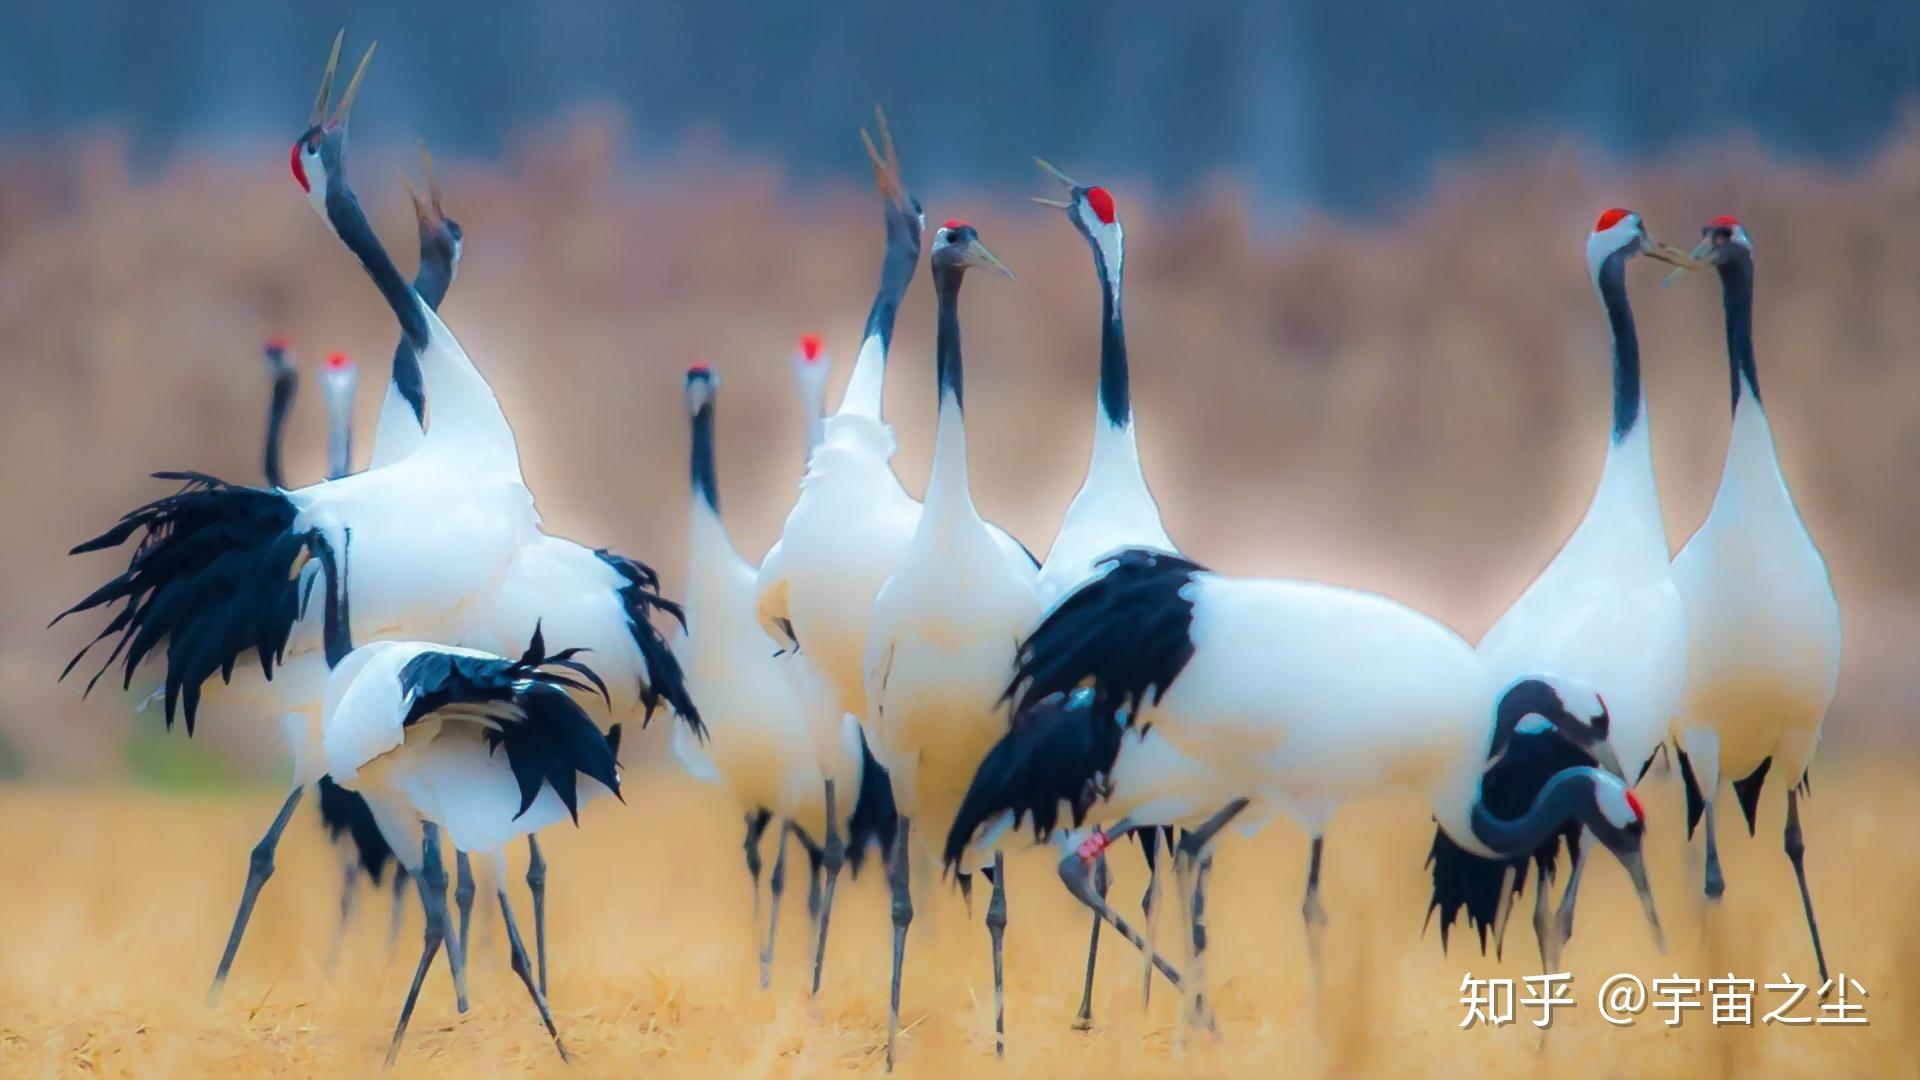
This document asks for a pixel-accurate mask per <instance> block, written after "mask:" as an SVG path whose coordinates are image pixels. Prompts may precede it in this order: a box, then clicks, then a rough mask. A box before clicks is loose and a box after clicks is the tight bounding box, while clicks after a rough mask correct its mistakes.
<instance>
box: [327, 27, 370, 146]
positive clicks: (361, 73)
mask: <svg viewBox="0 0 1920 1080" xmlns="http://www.w3.org/2000/svg"><path fill="white" fill-rule="evenodd" d="M379 47H380V43H379V42H377V41H376V42H374V43H373V44H371V45H369V46H367V51H366V53H365V55H363V56H361V57H360V66H359V67H357V68H354V69H353V78H351V79H349V80H348V81H347V92H346V93H344V94H341V95H340V104H338V105H335V106H334V107H333V116H332V117H331V118H329V119H328V120H327V126H328V127H330V128H336V127H341V126H343V125H345V124H346V122H347V114H348V113H349V112H351V111H353V99H354V97H355V95H357V94H359V93H360V80H361V79H363V78H365V77H366V74H367V65H368V64H369V63H372V62H373V50H375V49H377V48H379Z"/></svg>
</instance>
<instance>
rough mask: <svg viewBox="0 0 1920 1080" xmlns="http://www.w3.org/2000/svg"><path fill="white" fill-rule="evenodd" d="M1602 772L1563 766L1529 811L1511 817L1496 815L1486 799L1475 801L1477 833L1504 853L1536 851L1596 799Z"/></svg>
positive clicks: (1487, 843) (1499, 852)
mask: <svg viewBox="0 0 1920 1080" xmlns="http://www.w3.org/2000/svg"><path fill="white" fill-rule="evenodd" d="M1599 777H1600V774H1599V773H1598V772H1597V771H1595V770H1594V769H1591V768H1588V767H1586V766H1578V767H1576V768H1571V769H1562V770H1561V771H1560V772H1558V773H1556V774H1555V775H1554V777H1553V779H1551V780H1549V781H1547V785H1546V787H1544V788H1542V789H1540V794H1539V795H1537V796H1535V797H1534V800H1533V806H1532V807H1530V808H1529V809H1528V810H1527V812H1526V813H1524V814H1522V815H1520V816H1519V817H1517V818H1513V819H1511V820H1508V819H1503V818H1499V817H1495V816H1494V814H1493V811H1491V810H1489V809H1487V805H1486V803H1484V802H1482V801H1481V800H1480V799H1478V798H1476V799H1474V801H1473V810H1472V827H1473V835H1474V837H1475V838H1476V839H1478V840H1479V841H1480V842H1481V843H1482V844H1485V845H1486V846H1487V847H1488V848H1489V849H1491V850H1492V851H1493V852H1494V854H1496V855H1498V856H1501V857H1510V856H1515V855H1523V854H1526V853H1528V852H1531V851H1533V850H1534V849H1535V848H1537V847H1539V846H1540V845H1541V844H1543V843H1545V842H1546V840H1547V838H1548V837H1550V836H1552V835H1553V834H1554V833H1555V832H1557V831H1559V829H1560V828H1561V827H1562V826H1564V825H1565V824H1566V823H1567V822H1568V821H1569V820H1571V819H1573V818H1575V817H1577V816H1578V815H1579V814H1580V811H1581V810H1582V808H1583V807H1585V806H1587V805H1590V804H1591V803H1592V802H1593V789H1594V785H1595V784H1596V783H1597V782H1598V780H1599Z"/></svg>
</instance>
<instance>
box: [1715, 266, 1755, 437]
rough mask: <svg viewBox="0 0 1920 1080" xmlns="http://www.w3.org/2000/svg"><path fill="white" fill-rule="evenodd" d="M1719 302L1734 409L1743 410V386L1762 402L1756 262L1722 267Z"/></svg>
mask: <svg viewBox="0 0 1920 1080" xmlns="http://www.w3.org/2000/svg"><path fill="white" fill-rule="evenodd" d="M1720 302H1721V304H1722V305H1723V306H1724V307H1725V308H1726V309H1727V374H1728V378H1729V379H1730V381H1731V382H1732V383H1733V407H1734V408H1736V409H1737V408H1739V407H1740V394H1741V383H1742V382H1744V383H1745V384H1746V390H1747V392H1749V393H1751V394H1753V400H1755V401H1759V400H1760V371H1759V368H1758V367H1757V366H1756V365H1755V361H1754V358H1753V259H1752V257H1750V256H1747V255H1735V256H1734V257H1732V258H1730V259H1728V260H1726V261H1725V262H1722V263H1720Z"/></svg>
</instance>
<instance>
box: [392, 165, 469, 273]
mask: <svg viewBox="0 0 1920 1080" xmlns="http://www.w3.org/2000/svg"><path fill="white" fill-rule="evenodd" d="M420 160H421V163H422V165H423V166H424V169H425V172H426V178H427V194H426V197H424V198H422V197H421V195H420V192H419V191H417V190H415V189H414V186H413V181H411V180H408V179H407V174H406V173H404V172H402V173H401V174H400V182H401V183H403V184H405V185H406V187H407V195H408V197H409V198H411V199H412V200H413V215H414V218H415V220H416V221H417V222H418V223H419V226H420V261H421V262H423V263H424V262H428V261H431V260H434V259H438V260H440V261H442V262H444V263H446V264H447V265H448V267H450V268H451V267H456V266H458V264H459V262H460V251H461V246H462V245H463V244H464V243H465V242H466V235H465V234H464V233H462V232H461V231H460V223H459V222H457V221H455V220H453V219H452V218H450V217H448V216H447V212H446V210H444V209H442V208H441V206H440V181H439V180H438V179H437V178H436V177H435V176H434V175H433V155H432V154H430V153H428V152H427V147H426V144H425V143H422V144H421V145H420Z"/></svg>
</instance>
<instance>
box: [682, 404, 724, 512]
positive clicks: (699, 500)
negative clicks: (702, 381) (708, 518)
mask: <svg viewBox="0 0 1920 1080" xmlns="http://www.w3.org/2000/svg"><path fill="white" fill-rule="evenodd" d="M688 459H689V465H690V466H691V467H690V469H689V474H690V481H691V482H690V487H691V489H692V492H693V503H694V509H695V511H698V510H699V509H700V508H701V507H702V506H704V507H705V508H706V510H707V511H708V512H710V513H712V514H713V515H714V516H715V517H719V516H720V485H719V482H718V481H717V480H716V478H715V476H716V474H715V472H714V464H713V399H712V398H711V397H709V398H708V399H707V401H706V403H705V404H703V405H701V406H700V409H699V411H698V412H695V413H694V414H693V441H692V447H691V452H690V453H689V455H688Z"/></svg>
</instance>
